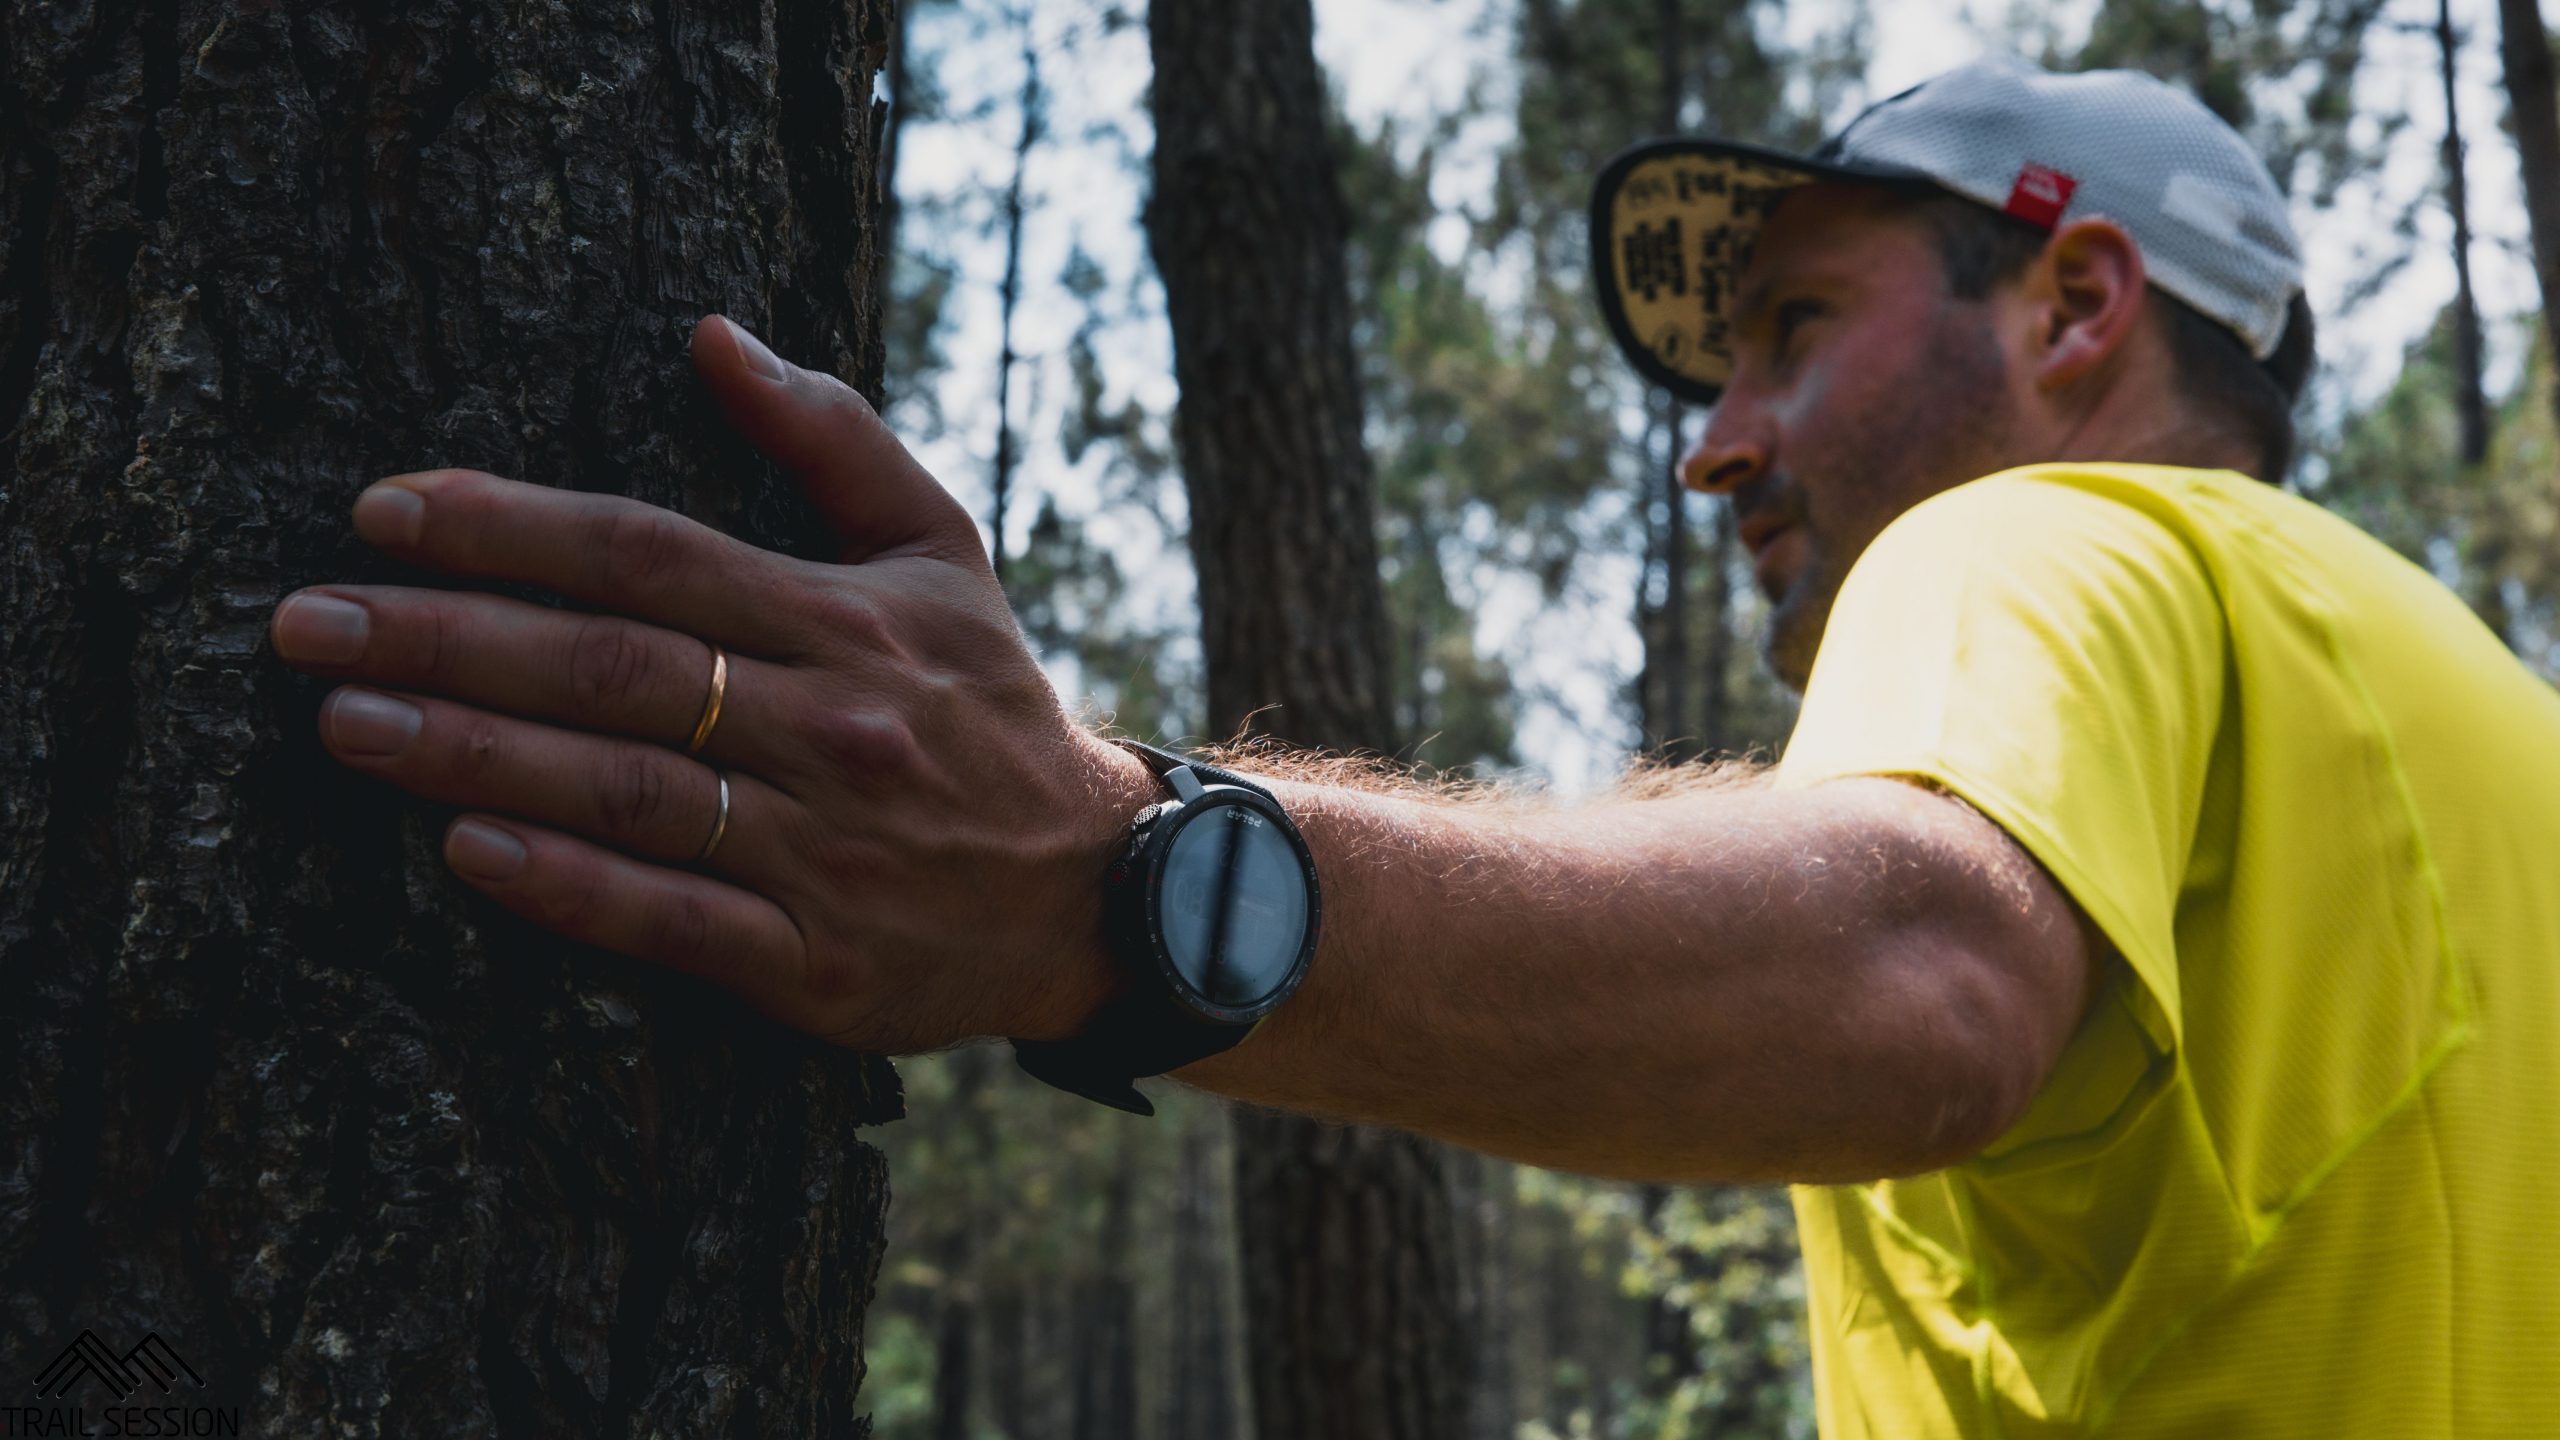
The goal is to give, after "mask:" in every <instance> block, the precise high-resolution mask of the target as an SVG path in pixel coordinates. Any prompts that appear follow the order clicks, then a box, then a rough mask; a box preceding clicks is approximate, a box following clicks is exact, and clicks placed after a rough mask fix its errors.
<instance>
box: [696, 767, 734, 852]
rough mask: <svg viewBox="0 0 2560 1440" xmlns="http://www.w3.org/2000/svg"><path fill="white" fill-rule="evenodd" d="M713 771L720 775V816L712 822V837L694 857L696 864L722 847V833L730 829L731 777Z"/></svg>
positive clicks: (703, 843) (714, 772) (713, 772)
mask: <svg viewBox="0 0 2560 1440" xmlns="http://www.w3.org/2000/svg"><path fill="white" fill-rule="evenodd" d="M711 773H712V774H714V775H718V776H719V777H720V816H719V818H718V819H716V820H713V821H712V822H711V838H710V839H708V840H705V841H703V842H702V853H701V854H699V855H696V856H694V857H693V863H694V864H696V865H699V864H701V863H702V862H703V861H705V860H708V859H710V858H711V852H712V851H714V850H716V849H718V848H719V847H720V837H721V835H723V834H725V833H726V832H727V831H728V829H729V777H728V776H727V775H726V774H724V773H722V772H721V771H718V770H714V771H712V772H711Z"/></svg>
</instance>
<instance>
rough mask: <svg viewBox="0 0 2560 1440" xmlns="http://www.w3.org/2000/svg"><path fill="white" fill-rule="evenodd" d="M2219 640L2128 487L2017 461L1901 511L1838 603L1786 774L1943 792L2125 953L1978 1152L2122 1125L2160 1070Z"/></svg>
mask: <svg viewBox="0 0 2560 1440" xmlns="http://www.w3.org/2000/svg"><path fill="white" fill-rule="evenodd" d="M2226 633H2227V630H2226V626H2225V624H2224V620H2223V615H2222V609H2221V605H2220V602H2219V599H2218V597H2217V596H2216V594H2215V591H2214V587H2213V584H2212V581H2211V579H2210V577H2209V574H2208V572H2207V570H2206V568H2205V566H2204V565H2203V563H2202V562H2201V561H2200V559H2199V558H2198V557H2197V555H2196V554H2195V553H2194V551H2193V550H2192V548H2191V547H2190V546H2189V545H2188V544H2187V543H2186V541H2185V540H2184V539H2182V538H2181V536H2180V533H2179V532H2178V530H2176V529H2175V528H2174V527H2173V525H2172V524H2171V523H2170V522H2169V521H2168V519H2167V518H2165V517H2164V516H2162V515H2160V514H2157V513H2154V512H2153V511H2152V510H2150V509H2149V508H2147V507H2146V506H2145V505H2144V504H2143V503H2142V494H2141V492H2139V491H2131V492H2124V493H2110V492H2107V491H2101V490H2094V489H2088V488H2082V487H2080V486H2078V485H2074V484H2071V483H2068V481H2067V479H2045V478H2029V477H2028V476H2025V475H2022V474H2018V473H2016V472H2007V473H2004V474H2002V475H1997V476H1990V477H1985V478H1983V479H1980V480H1976V481H1973V482H1971V483H1969V484H1966V485H1961V486H1958V487H1956V488H1954V489H1952V490H1948V491H1946V492H1944V493H1942V494H1940V495H1937V496H1933V497H1931V498H1930V499H1928V500H1926V501H1924V502H1922V503H1921V504H1919V505H1916V506H1914V507H1912V508H1911V509H1910V510H1908V511H1905V512H1904V513H1903V514H1902V515H1900V516H1899V517H1897V518H1896V519H1895V520H1894V521H1893V522H1892V523H1891V524H1890V525H1888V526H1887V527H1886V528H1885V529H1884V531H1883V532H1882V533H1881V534H1879V535H1878V536H1877V537H1876V539H1875V540H1874V541H1873V542H1872V543H1871V544H1870V545H1869V546H1868V548H1867V550H1866V552H1865V553H1864V554H1863V555H1861V556H1860V557H1859V559H1858V561H1857V563H1856V565H1855V566H1853V567H1852V569H1851V571H1850V574H1849V576H1848V579H1847V581H1846V582H1845V583H1844V584H1843V585H1842V587H1841V590H1840V593H1839V595H1838V597H1837V599H1836V600H1835V602H1834V604H1833V607H1832V611H1831V616H1830V619H1829V622H1828V624H1827V626H1826V628H1825V631H1824V635H1823V640H1822V647H1821V650H1820V652H1819V654H1818V655H1817V657H1816V660H1815V663H1814V668H1813V674H1812V677H1811V679H1810V681H1809V682H1808V685H1807V688H1806V691H1805V697H1804V705H1803V709H1802V713H1801V715H1800V717H1799V719H1798V721H1797V723H1796V728H1795V732H1794V734H1793V736H1792V737H1791V738H1790V739H1789V741H1788V744H1787V749H1786V753H1785V756H1784V758H1783V759H1782V760H1781V762H1780V765H1779V769H1778V775H1777V784H1778V785H1779V786H1780V787H1781V788H1796V787H1802V786H1808V785H1813V784H1818V783H1820V782H1822V781H1824V780H1830V779H1836V778H1840V777H1843V776H1851V775H1886V776H1902V777H1913V778H1921V779H1925V780H1927V781H1930V782H1933V783H1934V784H1936V785H1938V786H1940V787H1943V788H1944V789H1946V790H1948V791H1950V792H1952V793H1954V794H1955V795H1957V796H1959V797H1961V798H1962V799H1964V800H1965V801H1966V802H1967V803H1968V804H1970V805H1972V806H1973V807H1974V808H1975V809H1976V810H1979V811H1980V812H1981V813H1982V814H1983V815H1984V816H1986V817H1987V818H1989V819H1990V820H1991V821H1992V822H1993V823H1995V824H1997V825H1999V826H2000V827H2001V828H2002V829H2003V830H2005V831H2007V832H2008V833H2009V834H2010V835H2011V836H2012V837H2013V838H2015V839H2016V840H2017V841H2018V843H2019V844H2020V846H2022V847H2023V848H2024V849H2026V850H2027V851H2028V853H2030V854H2032V855H2033V856H2035V858H2036V859H2037V860H2038V861H2039V862H2041V863H2042V864H2043V866H2044V867H2045V869H2046V870H2047V871H2048V872H2050V873H2051V874H2052V876H2053V877H2054V879H2055V880H2056V881H2057V882H2058V883H2059V884H2060V885H2061V886H2062V887H2063V888H2064V889H2065V890H2066V891H2068V892H2069V893H2070V895H2071V897H2072V898H2073V899H2074V900H2075V901H2077V902H2078V903H2079V905H2080V907H2081V908H2082V909H2083V910H2085V911H2086V912H2087V913H2088V914H2089V916H2090V918H2091V919H2092V920H2093V921H2094V922H2096V924H2097V925H2098V927H2099V928H2100V929H2101V930H2103V931H2104V932H2105V934H2106V937H2107V939H2108V941H2109V942H2110V943H2111V944H2112V946H2113V947H2114V949H2115V951H2116V953H2117V955H2119V956H2121V957H2122V961H2123V964H2122V966H2121V967H2112V966H2111V968H2110V972H2109V978H2108V984H2107V987H2106V989H2105V991H2104V992H2103V993H2102V994H2101V995H2100V996H2099V998H2098V1000H2097V1001H2096V1003H2095V1004H2093V1006H2092V1010H2091V1014H2090V1017H2089V1019H2088V1021H2087V1022H2086V1023H2084V1024H2083V1026H2082V1028H2081V1030H2080V1031H2079V1032H2078V1033H2077V1034H2076V1035H2075V1036H2074V1038H2073V1040H2072V1042H2071V1044H2070V1045H2069V1046H2068V1047H2067V1048H2066V1051H2065V1053H2064V1055H2063V1057H2062V1059H2061V1060H2060V1062H2059V1063H2058V1065H2057V1068H2056V1071H2055V1074H2054V1076H2053V1077H2052V1078H2051V1079H2049V1080H2048V1082H2047V1084H2046V1087H2045V1090H2044V1092H2043V1093H2041V1094H2040V1095H2039V1097H2038V1099H2037V1101H2036V1103H2035V1105H2034V1106H2033V1108H2032V1109H2031V1110H2030V1112H2029V1114H2028V1115H2027V1116H2026V1117H2025V1118H2024V1119H2023V1120H2022V1121H2021V1122H2020V1123H2019V1125H2018V1126H2017V1127H2015V1128H2014V1129H2013V1130H2012V1131H2011V1133H2010V1134H2008V1135H2005V1136H2003V1137H2002V1138H2001V1140H2000V1141H1999V1142H1997V1143H1996V1144H1995V1145H1994V1146H1993V1147H1992V1148H1991V1150H1990V1151H1988V1152H1986V1154H1987V1155H1988V1156H1990V1157H1995V1158H1996V1157H2000V1156H2004V1155H2010V1154H2020V1153H2022V1152H2024V1151H2026V1150H2028V1149H2031V1148H2037V1147H2040V1146H2041V1144H2042V1142H2045V1141H2050V1140H2059V1139H2066V1138H2071V1137H2074V1136H2080V1135H2087V1134H2090V1133H2094V1132H2098V1131H2101V1130H2105V1129H2111V1128H2113V1123H2114V1122H2115V1121H2117V1120H2120V1119H2122V1118H2123V1117H2124V1113H2125V1112H2126V1111H2127V1110H2129V1109H2131V1108H2133V1107H2132V1106H2131V1104H2130V1102H2131V1101H2133V1100H2134V1099H2135V1098H2137V1095H2138V1093H2139V1094H2148V1093H2153V1092H2155V1091H2156V1089H2157V1085H2156V1083H2154V1084H2146V1083H2144V1082H2145V1081H2146V1079H2147V1080H2150V1081H2153V1082H2156V1081H2157V1080H2158V1079H2159V1078H2160V1077H2161V1076H2162V1075H2163V1074H2165V1072H2166V1070H2167V1069H2168V1067H2169V1065H2170V1063H2171V1062H2172V1060H2173V1057H2174V1055H2175V1053H2176V1050H2177V1047H2178V1045H2179V1043H2180V1042H2179V1037H2180V1034H2181V1031H2182V1021H2181V1006H2180V984H2179V974H2178V963H2177V950H2176V944H2175V940H2174V929H2175V925H2176V919H2177V906H2178V899H2179V894H2180V890H2181V888H2182V884H2183V881H2184V877H2185V874H2186V871H2187V867H2188V859H2189V855H2190V852H2191V850H2192V849H2193V847H2194V844H2195V839H2196V830H2197V825H2198V819H2199V812H2200V809H2201V807H2202V805H2203V797H2204V792H2205V786H2206V780H2207V773H2208V770H2209V769H2210V767H2211V764H2212V758H2213V753H2214V748H2215V743H2216V731H2217V728H2218V723H2219V717H2220V714H2221V710H2222V701H2223V694H2224V689H2225V683H2226V660H2227V657H2226V654H2225V647H2226V644H2227V641H2226V639H2225V636H2226Z"/></svg>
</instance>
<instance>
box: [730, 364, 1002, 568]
mask: <svg viewBox="0 0 2560 1440" xmlns="http://www.w3.org/2000/svg"><path fill="white" fill-rule="evenodd" d="M692 350H693V368H694V372H695V373H696V374H698V375H700V376H701V377H702V383H703V384H704V385H705V386H707V387H709V389H710V391H711V395H712V398H713V399H715V400H717V401H718V402H719V405H720V410H721V413H722V414H724V415H726V416H727V417H728V420H729V424H730V425H731V426H732V427H734V428H735V429H736V430H737V432H738V433H739V434H740V435H743V436H745V437H746V439H747V443H749V444H751V445H753V446H755V447H756V448H757V449H758V450H761V451H763V452H764V453H765V455H766V456H767V457H768V458H770V459H771V460H772V461H773V462H774V463H775V464H777V465H780V466H781V467H782V468H783V469H785V470H788V471H790V472H791V474H792V476H793V477H794V478H795V479H797V480H798V481H799V482H800V488H801V489H802V490H803V491H805V492H806V493H807V494H808V496H809V499H810V502H811V503H812V504H814V505H816V506H817V508H818V513H819V514H820V516H821V517H823V518H824V519H825V521H826V523H827V526H828V528H830V529H831V530H833V531H834V532H835V535H836V538H837V539H838V540H840V541H842V542H843V543H844V551H843V553H842V555H841V556H839V557H838V558H839V560H840V561H841V562H842V563H844V564H854V563H856V562H859V561H863V560H870V559H875V558H878V557H880V556H883V555H887V554H890V553H893V552H895V553H917V554H928V555H933V556H935V557H937V558H941V559H946V560H961V561H965V560H968V559H972V558H974V559H976V560H979V561H983V560H984V559H985V555H984V546H983V545H982V544H981V543H980V541H979V538H978V524H977V521H976V520H974V519H972V518H971V517H970V515H969V513H968V511H966V510H965V509H963V508H961V505H960V502H959V501H958V500H955V499H953V498H952V496H951V492H950V491H948V490H945V489H943V488H942V485H941V482H939V481H937V480H935V479H934V478H933V476H932V475H930V474H928V473H927V472H926V470H925V468H924V466H922V465H920V464H918V463H916V458H915V457H914V456H913V455H910V454H908V453H907V447H906V446H904V445H902V444H900V443H898V437H897V436H896V435H894V434H891V433H890V430H889V427H888V426H887V425H886V424H884V423H883V422H882V421H881V419H880V416H879V414H878V412H876V411H874V410H873V409H872V408H871V402H870V401H868V400H865V399H863V398H862V393H861V392H860V391H858V390H856V389H854V388H853V387H852V386H850V385H847V384H845V383H844V382H843V381H841V380H838V379H837V378H836V377H834V376H833V375H829V374H827V373H825V372H824V371H819V370H803V369H801V368H800V367H799V366H797V365H790V364H786V363H784V362H783V361H782V360H780V359H778V358H776V357H775V355H774V353H773V352H772V351H771V350H768V349H766V348H765V346H764V344H763V342H761V341H759V340H757V339H756V337H755V336H753V335H751V334H749V333H747V329H746V327H745V326H743V325H740V324H739V323H738V322H736V321H734V320H731V319H730V318H729V317H727V316H725V315H712V316H706V317H704V319H702V320H700V321H698V322H696V323H695V325H694V327H693V345H692Z"/></svg>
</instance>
